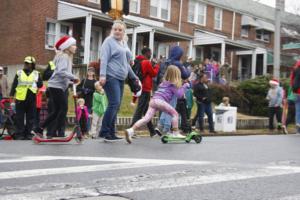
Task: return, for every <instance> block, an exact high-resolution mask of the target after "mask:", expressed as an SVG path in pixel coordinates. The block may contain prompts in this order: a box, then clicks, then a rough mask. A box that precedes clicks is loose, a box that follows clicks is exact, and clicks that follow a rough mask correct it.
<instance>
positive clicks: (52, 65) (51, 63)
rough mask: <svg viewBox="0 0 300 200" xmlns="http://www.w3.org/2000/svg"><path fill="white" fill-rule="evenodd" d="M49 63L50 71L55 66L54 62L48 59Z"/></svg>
mask: <svg viewBox="0 0 300 200" xmlns="http://www.w3.org/2000/svg"><path fill="white" fill-rule="evenodd" d="M49 65H50V69H51V70H52V71H54V70H55V68H56V66H55V64H54V62H53V61H49Z"/></svg>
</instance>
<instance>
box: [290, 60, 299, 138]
mask: <svg viewBox="0 0 300 200" xmlns="http://www.w3.org/2000/svg"><path fill="white" fill-rule="evenodd" d="M291 86H292V88H293V92H294V94H295V96H296V98H295V108H296V116H295V118H296V128H297V133H300V60H298V61H297V62H296V64H295V66H294V70H293V72H292V73H291Z"/></svg>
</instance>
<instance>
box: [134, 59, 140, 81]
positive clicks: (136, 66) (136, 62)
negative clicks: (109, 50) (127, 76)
mask: <svg viewBox="0 0 300 200" xmlns="http://www.w3.org/2000/svg"><path fill="white" fill-rule="evenodd" d="M142 61H143V60H139V59H135V60H134V65H133V66H132V70H133V72H134V73H135V75H136V76H137V77H138V78H139V79H140V81H141V82H142V81H143V73H142Z"/></svg>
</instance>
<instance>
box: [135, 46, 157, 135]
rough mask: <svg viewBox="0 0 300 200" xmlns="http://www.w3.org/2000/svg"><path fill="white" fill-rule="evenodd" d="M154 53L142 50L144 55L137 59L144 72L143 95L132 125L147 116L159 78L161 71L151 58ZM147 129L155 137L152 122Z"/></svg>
mask: <svg viewBox="0 0 300 200" xmlns="http://www.w3.org/2000/svg"><path fill="white" fill-rule="evenodd" d="M151 55H152V52H151V49H150V48H148V47H145V48H143V49H142V55H139V56H137V57H136V60H137V62H141V65H140V66H141V72H142V76H143V78H142V80H140V81H141V82H142V94H141V96H140V97H139V101H138V105H137V108H136V110H135V113H134V116H133V119H132V124H131V126H132V125H133V124H135V122H137V121H138V120H140V119H141V118H142V116H143V115H145V114H146V112H147V110H148V106H149V102H150V97H151V91H152V87H153V81H152V80H153V78H154V77H156V76H157V74H158V71H159V65H158V64H155V63H154V64H155V65H154V66H153V65H152V63H151V61H150V58H151ZM147 127H148V129H149V132H150V136H151V137H152V136H154V135H155V130H154V127H153V124H152V122H151V121H150V122H149V123H148V124H147Z"/></svg>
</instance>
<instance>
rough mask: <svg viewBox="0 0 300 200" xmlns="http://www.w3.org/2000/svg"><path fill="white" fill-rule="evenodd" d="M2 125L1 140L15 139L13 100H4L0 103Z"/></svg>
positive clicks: (0, 130)
mask: <svg viewBox="0 0 300 200" xmlns="http://www.w3.org/2000/svg"><path fill="white" fill-rule="evenodd" d="M0 108H1V114H2V124H1V129H0V140H3V139H4V140H11V139H13V138H14V135H15V132H16V127H15V115H16V112H15V106H14V101H13V99H8V98H4V99H2V100H1V101H0Z"/></svg>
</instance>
